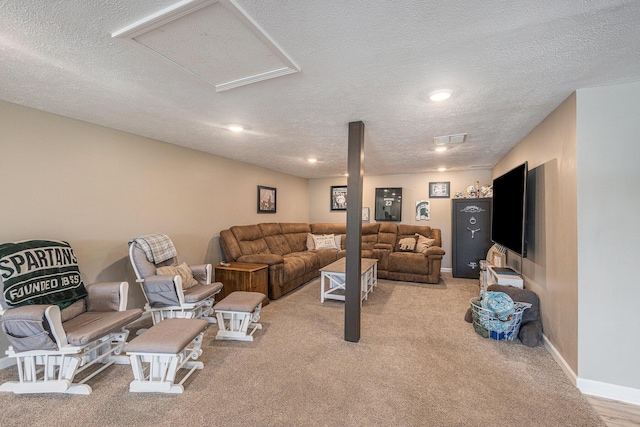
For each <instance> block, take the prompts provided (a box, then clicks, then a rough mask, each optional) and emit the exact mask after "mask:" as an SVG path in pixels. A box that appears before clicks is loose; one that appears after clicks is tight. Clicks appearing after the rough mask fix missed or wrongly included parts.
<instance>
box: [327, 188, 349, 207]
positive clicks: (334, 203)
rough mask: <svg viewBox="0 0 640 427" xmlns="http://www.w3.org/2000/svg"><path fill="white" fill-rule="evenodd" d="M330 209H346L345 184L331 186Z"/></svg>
mask: <svg viewBox="0 0 640 427" xmlns="http://www.w3.org/2000/svg"><path fill="white" fill-rule="evenodd" d="M331 210H332V211H346V210H347V187H346V186H340V187H337V186H332V187H331Z"/></svg>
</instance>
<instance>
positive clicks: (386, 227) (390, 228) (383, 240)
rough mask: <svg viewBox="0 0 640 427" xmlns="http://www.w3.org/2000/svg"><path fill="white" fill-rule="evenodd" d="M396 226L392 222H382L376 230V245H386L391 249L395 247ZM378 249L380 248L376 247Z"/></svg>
mask: <svg viewBox="0 0 640 427" xmlns="http://www.w3.org/2000/svg"><path fill="white" fill-rule="evenodd" d="M397 235H398V225H397V224H394V223H392V222H383V223H381V224H380V228H379V229H378V245H380V244H386V245H389V246H391V247H392V248H393V247H394V246H395V245H396V240H397V239H396V236H397ZM378 247H380V246H378Z"/></svg>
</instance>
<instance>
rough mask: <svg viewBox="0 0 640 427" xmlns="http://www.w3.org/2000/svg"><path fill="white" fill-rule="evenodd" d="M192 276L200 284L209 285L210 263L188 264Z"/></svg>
mask: <svg viewBox="0 0 640 427" xmlns="http://www.w3.org/2000/svg"><path fill="white" fill-rule="evenodd" d="M189 268H190V269H191V273H193V278H194V279H196V280H197V281H198V283H200V284H201V285H209V284H210V283H211V264H198V265H190V266H189Z"/></svg>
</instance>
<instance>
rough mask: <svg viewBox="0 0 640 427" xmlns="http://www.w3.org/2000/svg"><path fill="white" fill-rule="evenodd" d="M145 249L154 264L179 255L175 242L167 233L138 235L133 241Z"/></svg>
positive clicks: (148, 258)
mask: <svg viewBox="0 0 640 427" xmlns="http://www.w3.org/2000/svg"><path fill="white" fill-rule="evenodd" d="M131 243H135V244H136V245H138V246H139V247H140V249H142V250H143V251H144V254H145V255H146V256H147V260H148V261H149V262H152V263H154V264H158V263H160V262H162V261H166V260H168V259H171V258H173V257H175V256H177V255H178V252H177V251H176V248H175V246H173V242H172V241H171V239H170V238H169V236H167V235H166V234H160V233H156V234H149V235H147V236H142V237H136V238H135V239H133V240H132V241H131Z"/></svg>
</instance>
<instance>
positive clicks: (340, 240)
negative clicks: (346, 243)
mask: <svg viewBox="0 0 640 427" xmlns="http://www.w3.org/2000/svg"><path fill="white" fill-rule="evenodd" d="M333 239H334V240H335V241H336V249H337V250H340V249H342V246H340V245H341V244H342V236H341V235H340V234H336V235H335V236H333Z"/></svg>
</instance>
